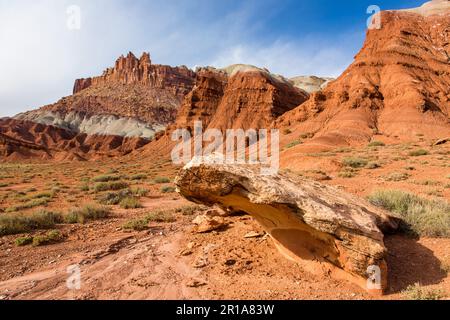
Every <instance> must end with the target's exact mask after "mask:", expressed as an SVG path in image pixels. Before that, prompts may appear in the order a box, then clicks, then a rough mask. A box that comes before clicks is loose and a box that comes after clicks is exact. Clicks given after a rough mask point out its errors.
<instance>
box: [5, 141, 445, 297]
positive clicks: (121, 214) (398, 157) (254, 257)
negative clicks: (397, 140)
mask: <svg viewBox="0 0 450 320" xmlns="http://www.w3.org/2000/svg"><path fill="white" fill-rule="evenodd" d="M426 146H427V144H426V143H425V142H424V143H420V142H418V143H416V144H412V145H401V146H399V145H389V146H387V147H385V148H376V149H370V150H367V149H355V150H349V151H342V150H341V151H339V152H336V153H333V154H323V155H314V156H312V155H310V156H309V158H302V160H301V162H302V163H303V166H302V169H303V171H301V172H300V173H301V174H303V175H307V176H308V175H310V176H311V177H312V178H315V179H318V180H321V181H323V182H324V183H329V184H332V185H335V186H338V187H340V188H342V189H344V190H346V191H348V192H351V193H355V194H358V195H361V196H365V195H367V194H369V193H370V192H371V191H373V190H375V189H377V188H391V189H400V190H406V191H411V192H414V193H416V194H419V195H421V196H424V197H435V196H437V197H439V198H441V199H442V198H443V199H447V200H448V199H450V194H449V192H450V191H449V190H450V188H449V185H450V180H449V179H450V178H449V177H450V175H449V174H450V170H449V168H450V167H449V164H450V161H449V154H450V147H449V146H442V147H436V148H432V149H431V152H430V154H429V155H427V156H424V157H415V158H414V157H408V156H407V155H406V154H407V153H408V152H409V151H410V150H411V149H413V150H414V149H417V148H420V147H426ZM363 155H366V156H369V157H371V158H373V161H378V162H379V163H380V165H381V166H380V168H377V169H375V170H369V169H361V170H359V171H358V172H356V174H355V176H354V177H351V178H342V177H339V176H338V174H339V172H341V171H342V170H343V168H342V167H340V166H339V163H340V161H341V160H342V158H343V157H346V156H363ZM308 161H310V162H308ZM308 168H309V169H308ZM315 168H317V169H320V171H318V170H317V169H316V170H314V169H315ZM411 168H413V169H411ZM291 170H293V171H294V172H295V170H298V168H295V167H294V168H291ZM108 172H109V173H111V172H113V174H117V173H120V174H127V175H133V174H139V173H142V172H145V173H147V174H148V175H149V177H148V179H153V178H155V177H157V176H167V177H170V178H173V177H174V176H175V175H176V168H173V167H171V165H170V162H169V161H168V160H167V159H160V160H158V161H156V160H154V161H153V160H152V161H150V160H149V161H146V162H137V161H136V162H135V161H127V160H126V159H124V160H120V161H116V160H111V161H107V162H94V163H62V164H56V165H55V164H48V163H43V164H42V163H38V164H36V163H33V164H4V165H3V167H2V172H0V176H1V181H0V182H2V183H4V184H5V185H4V186H3V187H0V214H4V213H2V211H4V210H5V209H6V208H7V207H8V206H10V205H11V204H15V203H16V202H17V200H16V195H17V193H20V192H22V193H25V194H33V193H34V192H39V191H42V190H47V189H49V188H52V187H54V186H55V185H56V186H58V188H59V189H60V191H59V192H58V193H57V196H55V197H56V198H54V199H53V200H52V201H51V202H50V203H49V204H48V205H47V209H48V210H67V209H68V208H70V207H72V206H76V205H78V204H83V203H87V202H90V201H93V200H94V199H95V197H96V195H95V194H93V193H92V192H81V191H79V187H80V185H82V184H83V183H84V182H82V181H84V180H83V179H84V178H85V177H93V176H98V175H101V174H108ZM397 172H406V173H408V178H407V179H406V180H400V181H388V179H386V178H385V177H386V176H389V175H390V174H392V173H397ZM324 175H325V176H328V178H325V179H324V178H323V177H324ZM148 181H149V180H145V181H137V182H136V183H135V186H136V187H147V188H149V190H150V195H149V196H147V197H144V198H142V199H141V201H142V204H143V206H144V208H142V209H133V210H124V209H120V208H119V207H117V206H115V207H113V215H112V217H110V218H108V219H105V220H100V221H96V222H90V223H87V224H84V225H81V224H77V225H59V226H58V229H59V230H60V231H61V232H62V233H63V234H64V235H66V239H65V241H64V242H62V243H59V244H53V245H49V246H43V247H32V246H25V247H17V246H16V245H15V239H16V238H17V237H19V236H23V235H15V236H4V237H0V299H1V300H5V299H316V300H320V299H337V300H342V299H353V300H359V299H379V298H378V297H372V296H369V295H367V293H366V292H365V291H363V290H362V289H360V288H359V287H357V286H355V285H353V284H351V283H348V282H345V281H337V280H334V279H330V278H329V277H326V276H315V275H311V274H309V273H308V272H306V271H304V270H302V269H301V268H300V267H299V266H298V265H296V264H295V263H294V262H291V261H289V260H286V259H285V258H284V257H282V256H281V255H280V254H279V253H278V251H277V250H276V248H275V246H274V244H273V242H272V240H271V238H270V237H267V236H262V237H258V238H251V239H246V238H245V237H244V236H245V235H246V234H248V233H249V232H252V231H255V232H258V233H261V234H263V230H262V229H261V228H260V226H259V225H258V224H257V223H256V222H255V221H254V220H253V219H252V218H251V217H249V216H238V217H227V218H226V219H227V222H228V227H227V228H226V229H224V230H221V231H215V232H212V233H208V234H196V233H194V232H193V231H192V228H193V224H192V220H193V219H194V218H195V216H186V215H183V214H181V213H180V214H178V216H177V221H176V222H173V223H151V224H150V228H149V229H148V230H145V231H141V232H136V231H133V232H127V231H124V230H123V229H122V226H123V224H124V223H125V222H127V221H129V220H130V219H133V218H136V217H141V216H143V215H144V214H145V213H147V212H149V211H152V210H155V209H171V208H179V207H180V206H185V205H187V204H188V203H187V201H185V200H183V199H181V197H179V196H178V195H177V194H174V193H169V194H162V193H161V192H160V191H159V190H160V189H159V188H160V185H153V184H151V183H149V182H148ZM30 188H31V189H33V190H31V191H30ZM28 212H32V210H30V211H26V212H25V213H24V214H28ZM42 232H43V231H36V232H35V233H33V234H40V233H42ZM385 243H386V246H387V247H388V249H389V256H388V264H389V269H390V279H389V280H390V281H389V282H390V287H389V290H388V294H387V295H386V296H385V297H383V299H402V298H404V297H405V296H404V294H403V293H402V291H403V290H405V289H406V288H407V287H408V286H409V285H412V284H415V283H420V284H421V285H422V286H423V287H424V288H425V289H427V290H428V289H434V290H440V291H442V292H443V295H444V297H447V298H448V297H449V294H450V277H449V276H448V274H447V272H446V271H444V269H447V270H448V269H449V266H450V249H449V248H450V239H428V238H422V239H420V240H417V239H411V238H407V237H405V236H400V235H393V236H387V237H386V241H385ZM183 251H184V253H183V254H181V252H183ZM74 265H75V266H78V267H79V270H80V272H81V284H80V289H79V290H76V289H75V290H73V289H68V287H67V280H68V279H72V278H70V277H71V276H72V274H71V273H68V267H70V266H74Z"/></svg>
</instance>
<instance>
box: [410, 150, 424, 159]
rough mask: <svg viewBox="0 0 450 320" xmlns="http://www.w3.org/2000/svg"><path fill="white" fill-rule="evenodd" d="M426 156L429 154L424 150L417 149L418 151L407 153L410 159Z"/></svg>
mask: <svg viewBox="0 0 450 320" xmlns="http://www.w3.org/2000/svg"><path fill="white" fill-rule="evenodd" d="M428 154H429V152H428V151H427V150H424V149H418V150H414V151H411V152H410V153H408V155H409V156H411V157H421V156H426V155H428Z"/></svg>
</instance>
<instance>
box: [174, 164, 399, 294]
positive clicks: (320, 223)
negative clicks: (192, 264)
mask: <svg viewBox="0 0 450 320" xmlns="http://www.w3.org/2000/svg"><path fill="white" fill-rule="evenodd" d="M175 183H176V185H177V187H178V191H179V193H180V194H181V195H182V196H184V197H185V198H186V199H188V200H190V201H193V202H196V203H201V204H205V205H208V206H212V205H219V206H220V207H221V208H222V209H224V210H226V211H228V212H230V213H247V214H250V215H251V216H253V217H254V218H255V219H256V220H257V221H258V222H259V223H260V224H261V225H262V226H263V227H264V228H265V230H266V231H267V232H268V233H269V234H270V235H271V236H272V238H273V239H274V241H275V243H276V245H277V246H278V248H279V249H280V251H281V252H282V253H283V254H284V255H286V256H287V257H288V258H290V259H293V260H295V261H297V262H298V263H299V264H301V265H302V266H303V267H304V268H306V269H307V270H309V271H311V272H313V273H317V272H320V273H325V274H329V275H332V276H334V277H337V278H340V279H347V280H350V281H353V282H354V283H356V284H358V285H360V286H361V287H363V288H365V289H367V288H368V286H367V280H368V278H369V275H368V271H370V270H374V268H379V269H380V271H381V278H380V283H379V284H380V286H379V287H378V288H376V286H375V287H369V289H370V290H369V291H373V292H375V293H381V292H382V290H383V289H384V288H386V285H387V272H388V269H387V265H386V260H385V258H386V254H387V250H386V247H385V246H384V243H383V238H384V232H391V231H394V230H396V229H397V221H396V219H394V218H392V217H391V216H389V215H388V214H387V213H386V212H384V211H382V210H380V209H378V208H375V207H373V206H372V205H370V204H369V203H367V202H366V201H364V200H363V199H359V198H356V197H354V196H352V195H349V194H347V193H344V192H342V191H339V190H337V189H335V188H333V187H329V186H325V185H322V184H320V183H317V182H313V181H310V180H307V179H304V178H300V177H298V176H288V175H286V174H279V175H274V176H262V175H260V170H259V168H257V167H255V166H237V165H219V164H206V163H202V164H199V163H194V162H193V163H191V164H189V165H187V166H186V167H185V168H184V169H183V170H182V171H181V172H180V174H179V176H178V177H177V179H176V182H175Z"/></svg>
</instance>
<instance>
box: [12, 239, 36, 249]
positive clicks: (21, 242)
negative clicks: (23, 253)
mask: <svg viewBox="0 0 450 320" xmlns="http://www.w3.org/2000/svg"><path fill="white" fill-rule="evenodd" d="M15 243H16V246H18V247H23V246H27V245H29V244H32V243H33V237H20V238H17V239H16V241H15Z"/></svg>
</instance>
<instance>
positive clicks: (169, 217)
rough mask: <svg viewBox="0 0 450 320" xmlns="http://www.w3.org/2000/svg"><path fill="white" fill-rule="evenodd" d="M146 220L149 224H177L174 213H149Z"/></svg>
mask: <svg viewBox="0 0 450 320" xmlns="http://www.w3.org/2000/svg"><path fill="white" fill-rule="evenodd" d="M145 220H146V221H147V222H175V221H176V218H175V216H174V215H173V211H154V212H151V213H149V214H148V215H147V216H146V217H145Z"/></svg>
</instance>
